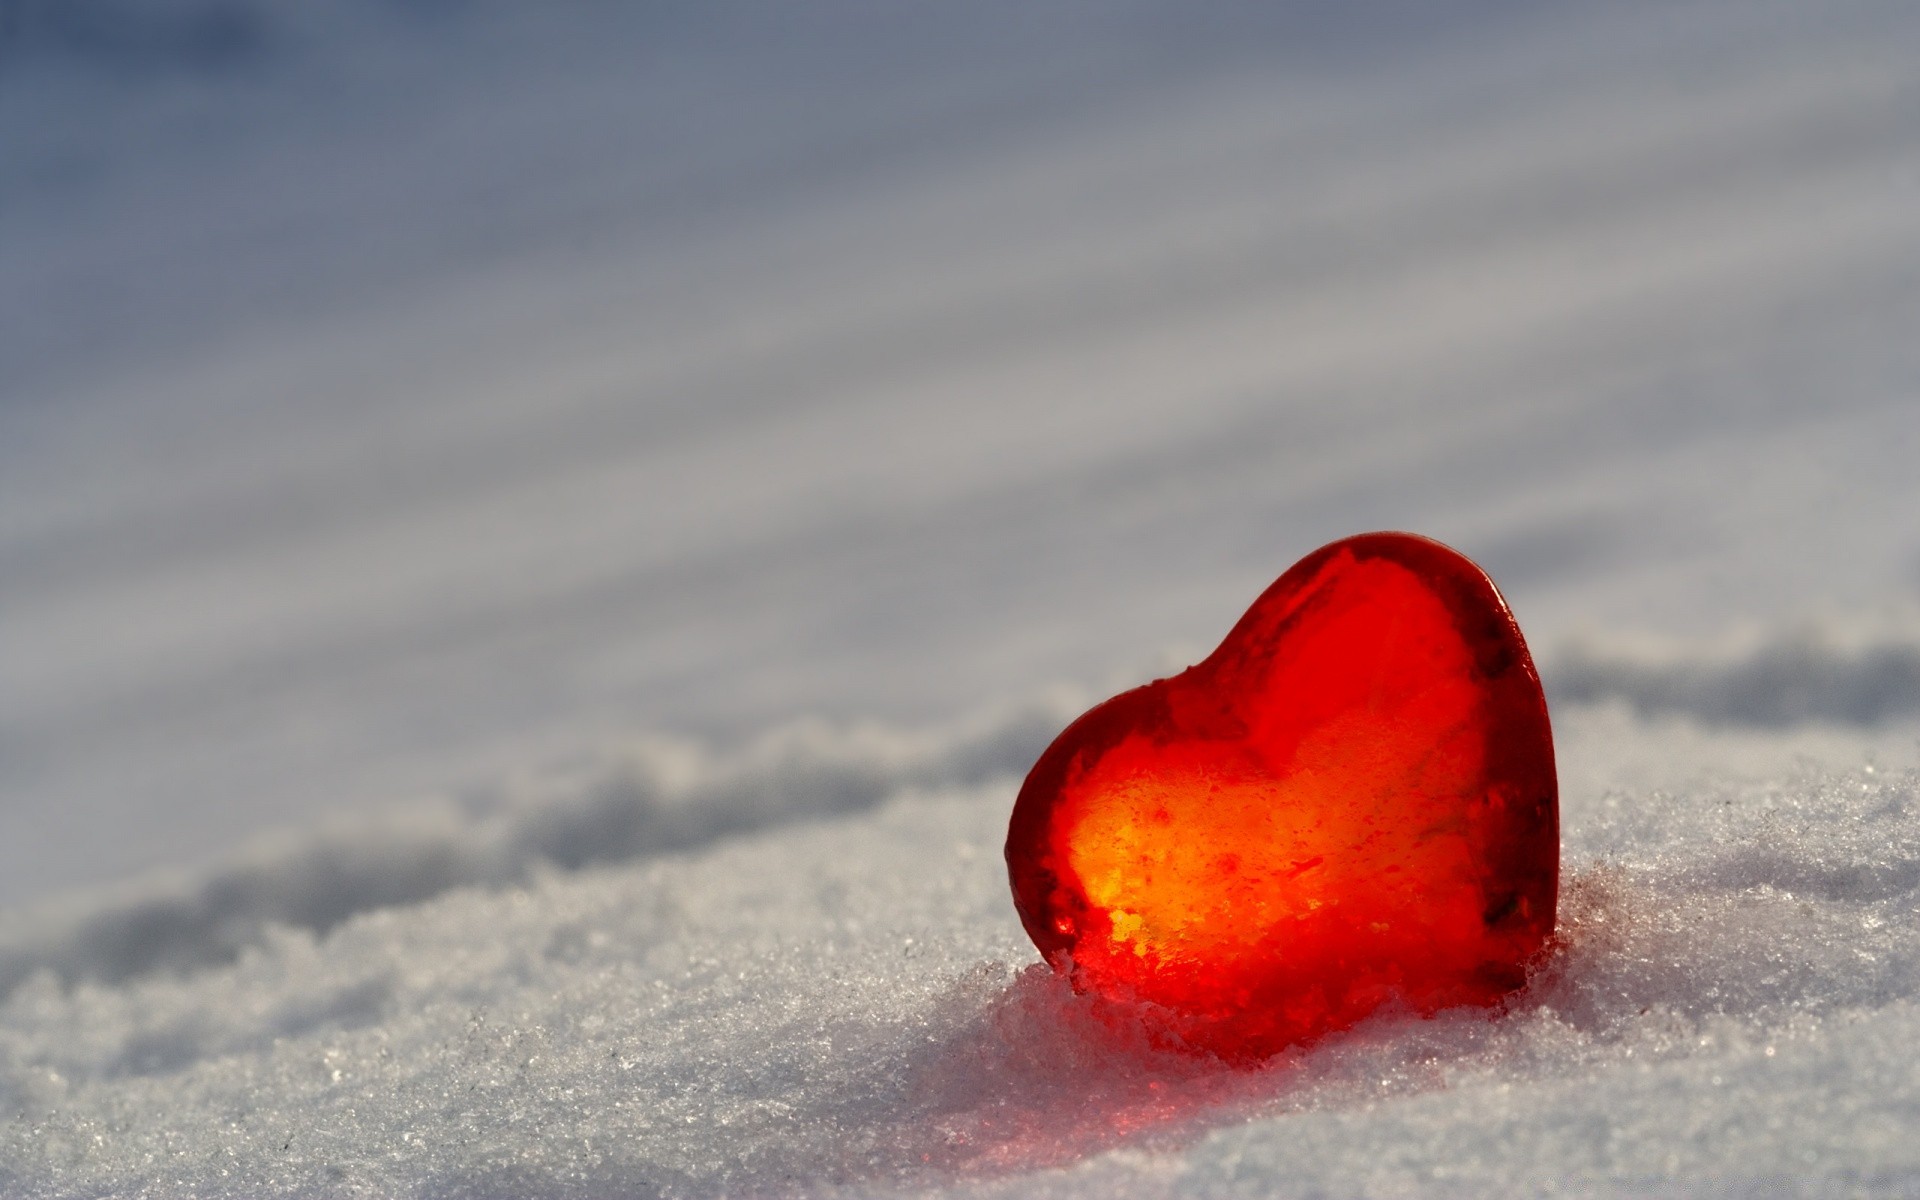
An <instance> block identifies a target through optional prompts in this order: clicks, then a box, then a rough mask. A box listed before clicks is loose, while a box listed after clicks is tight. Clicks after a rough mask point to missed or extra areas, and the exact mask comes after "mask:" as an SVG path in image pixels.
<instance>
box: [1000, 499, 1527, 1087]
mask: <svg viewBox="0 0 1920 1200" xmlns="http://www.w3.org/2000/svg"><path fill="white" fill-rule="evenodd" d="M1007 867H1008V870H1009V872H1010V873H1011V875H1012V880H1013V895H1014V903H1015V905H1016V906H1017V907H1018V908H1019V910H1020V919H1021V920H1022V922H1024V923H1025V925H1026V928H1027V933H1028V934H1029V935H1031V936H1032V938H1033V940H1034V943H1035V944H1036V945H1037V946H1039V948H1040V951H1041V953H1042V954H1044V955H1045V956H1046V958H1047V960H1048V961H1049V962H1050V963H1052V964H1053V965H1054V966H1055V968H1057V969H1059V970H1062V971H1065V972H1067V973H1068V974H1069V975H1070V976H1071V978H1072V979H1073V982H1074V985H1075V986H1076V987H1078V988H1080V989H1081V990H1083V991H1091V992H1094V993H1096V994H1098V995H1100V996H1103V997H1106V998H1108V999H1111V1000H1118V1001H1123V1002H1127V1003H1128V1004H1129V1006H1135V1005H1137V1011H1139V1012H1141V1013H1143V1014H1145V1015H1146V1019H1147V1020H1148V1021H1149V1022H1150V1023H1151V1024H1152V1025H1153V1026H1154V1027H1155V1028H1156V1032H1157V1033H1158V1034H1160V1035H1162V1036H1165V1037H1170V1038H1172V1039H1174V1040H1176V1041H1178V1042H1180V1043H1183V1044H1186V1045H1188V1046H1191V1047H1194V1048H1198V1049H1202V1050H1206V1051H1210V1052H1213V1053H1216V1054H1218V1055H1220V1056H1221V1057H1223V1058H1227V1059H1229V1060H1234V1061H1243V1062H1244V1061H1250V1060H1257V1059H1260V1058H1264V1057H1266V1056H1268V1055H1270V1054H1272V1053H1274V1052H1275V1051H1278V1050H1280V1049H1282V1048H1284V1047H1286V1046H1289V1045H1298V1044H1303V1043H1306V1042H1309V1041H1311V1040H1313V1039H1314V1038H1316V1037H1319V1036H1320V1035H1322V1034H1324V1033H1327V1032H1329V1031H1331V1030H1335V1029H1341V1028H1345V1027H1347V1026H1349V1025H1351V1024H1353V1023H1354V1022H1355V1021H1358V1020H1359V1019H1361V1018H1362V1017H1364V1016H1366V1015H1367V1014H1369V1013H1371V1012H1373V1011H1375V1010H1377V1009H1379V1008H1380V1007H1381V1006H1383V1005H1387V1004H1393V1003H1396V1002H1397V1003H1398V1004H1401V1005H1404V1006H1405V1007H1406V1008H1409V1009H1411V1010H1413V1011H1415V1012H1420V1013H1432V1012H1435V1011H1437V1010H1439V1009H1442V1008H1449V1007H1453V1006H1456V1005H1465V1004H1491V1003H1494V1002H1497V1001H1498V1000H1499V999H1500V998H1501V997H1502V996H1505V995H1506V994H1507V993H1509V992H1511V991H1513V990H1514V989H1515V988H1518V987H1520V986H1521V985H1522V984H1523V983H1524V982H1525V978H1526V970H1527V965H1528V962H1529V960H1530V959H1532V958H1534V957H1535V956H1536V955H1537V954H1538V953H1539V952H1540V951H1541V949H1542V947H1543V946H1544V945H1545V943H1546V941H1547V939H1548V937H1549V936H1550V935H1551V934H1552V932H1553V921H1554V904H1555V900H1556V897H1557V893H1558V888H1559V869H1560V835H1559V803H1558V797H1557V791H1556V787H1555V782H1554V769H1553V738H1552V734H1551V732H1550V730H1549V729H1548V725H1547V706H1546V700H1545V699H1544V697H1543V696H1542V695H1541V692H1540V680H1539V677H1538V676H1537V675H1536V674H1535V672H1534V667H1533V660H1532V658H1531V656H1529V655H1528V653H1527V646H1526V642H1525V641H1524V640H1522V638H1521V636H1520V628H1519V626H1518V625H1516V624H1515V623H1514V619H1513V614H1512V613H1511V612H1509V611H1508V609H1507V605H1506V602H1505V601H1504V600H1502V599H1501V597H1500V593H1499V591H1498V590H1497V589H1496V588H1495V587H1494V585H1493V581H1492V580H1490V579H1488V578H1487V575H1486V573H1485V572H1483V571H1482V570H1480V568H1479V567H1477V566H1475V565H1474V564H1473V563H1472V562H1470V561H1468V560H1467V559H1466V558H1464V557H1463V556H1461V555H1460V554H1458V553H1456V552H1455V551H1453V550H1450V549H1448V548H1447V547H1445V546H1443V545H1441V544H1440V543H1438V542H1435V541H1431V540H1429V539H1427V538H1423V537H1416V536H1414V535H1412V534H1406V533H1369V534H1362V535H1360V536H1358V537H1351V538H1347V539H1345V540H1344V541H1339V542H1335V543H1333V544H1332V545H1330V546H1324V547H1322V548H1321V549H1319V550H1316V551H1315V552H1314V553H1312V554H1310V555H1308V556H1307V557H1306V558H1304V559H1302V560H1300V562H1298V563H1296V564H1295V565H1294V566H1293V568H1292V569H1291V570H1289V571H1288V572H1287V573H1286V574H1284V575H1282V576H1281V577H1280V578H1279V580H1278V581H1277V582H1275V583H1274V585H1273V586H1272V587H1270V588H1268V589H1267V590H1266V592H1265V593H1264V594H1263V595H1261V597H1260V598H1259V599H1258V600H1256V601H1254V604H1253V607H1252V608H1250V609H1248V610H1247V614H1246V616H1244V617H1242V618H1241V619H1240V623H1239V624H1238V625H1236V626H1234V628H1233V631H1232V632H1231V633H1229V634H1228V635H1227V638H1226V641H1224V642H1222V643H1221V644H1220V648H1219V649H1217V650H1215V651H1214V652H1213V653H1212V654H1211V655H1209V656H1208V657H1207V659H1206V660H1205V661H1204V662H1202V663H1200V664H1199V665H1197V666H1194V667H1190V668H1188V669H1187V670H1186V671H1184V672H1182V673H1181V674H1179V675H1176V676H1173V677H1172V678H1170V679H1160V680H1156V681H1154V682H1153V683H1150V684H1147V685H1146V686H1145V687H1140V688H1135V689H1134V690H1133V691H1130V692H1124V693H1122V694H1120V695H1118V696H1115V697H1114V698H1113V699H1111V700H1108V701H1106V702H1105V703H1103V704H1101V705H1099V706H1097V707H1095V708H1094V709H1092V710H1091V711H1089V712H1088V713H1086V715H1084V716H1082V717H1081V718H1080V719H1079V720H1077V721H1075V722H1074V723H1073V724H1072V725H1070V726H1068V727H1067V729H1066V730H1065V732H1063V733H1061V735H1060V736H1059V737H1058V738H1056V739H1054V742H1053V744H1052V745H1051V746H1049V747H1048V748H1047V751H1046V753H1044V754H1042V755H1041V756H1040V761H1039V762H1038V763H1036V764H1035V765H1034V767H1033V770H1032V771H1031V772H1030V773H1029V774H1028V776H1027V780H1026V783H1025V785H1024V786H1023V787H1022V788H1021V789H1020V797H1019V800H1018V801H1017V802H1016V803H1015V805H1014V810H1013V820H1012V823H1011V826H1010V828H1009V830H1008V833H1007Z"/></svg>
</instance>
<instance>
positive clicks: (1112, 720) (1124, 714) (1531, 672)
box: [1005, 531, 1560, 970]
mask: <svg viewBox="0 0 1920 1200" xmlns="http://www.w3.org/2000/svg"><path fill="white" fill-rule="evenodd" d="M1342 554H1350V555H1352V556H1353V557H1354V558H1355V559H1369V558H1385V559H1388V560H1391V561H1394V562H1398V563H1400V564H1402V565H1404V566H1406V567H1408V568H1409V569H1410V570H1412V571H1413V572H1414V573H1416V574H1417V575H1419V576H1420V577H1421V578H1422V579H1423V580H1427V581H1430V582H1431V583H1432V584H1434V585H1435V593H1436V594H1437V595H1438V596H1439V597H1440V599H1441V600H1442V602H1443V603H1445V604H1446V605H1447V608H1448V610H1449V611H1450V612H1451V613H1452V614H1453V616H1454V620H1455V622H1456V624H1458V625H1460V626H1461V628H1462V629H1463V632H1464V633H1465V635H1466V636H1467V640H1468V643H1469V644H1470V645H1483V644H1484V645H1486V646H1487V647H1489V649H1488V650H1487V651H1486V652H1485V654H1484V655H1483V658H1482V661H1481V662H1480V663H1479V667H1480V670H1481V671H1482V673H1483V674H1484V675H1485V676H1486V677H1487V679H1488V681H1489V683H1490V685H1491V686H1493V687H1497V688H1503V689H1524V696H1525V699H1526V700H1528V701H1529V702H1530V703H1529V704H1528V706H1527V707H1528V708H1530V709H1532V710H1534V711H1532V712H1530V714H1529V715H1530V717H1534V718H1537V720H1538V722H1539V731H1540V733H1541V735H1542V736H1541V737H1539V738H1538V739H1534V738H1516V739H1510V740H1505V741H1499V742H1496V743H1495V744H1492V745H1490V746H1489V747H1488V751H1489V754H1490V755H1491V756H1493V761H1492V763H1490V765H1489V771H1488V773H1489V775H1490V776H1492V777H1494V778H1513V777H1516V776H1521V775H1524V774H1526V773H1528V772H1530V771H1532V772H1539V771H1544V774H1545V777H1546V778H1547V780H1548V781H1549V790H1548V794H1547V795H1545V796H1543V797H1538V798H1536V803H1537V804H1538V805H1539V806H1540V807H1541V808H1542V809H1543V811H1542V812H1541V813H1540V814H1539V816H1540V818H1541V820H1542V822H1543V824H1544V825H1545V826H1546V829H1545V830H1544V831H1543V833H1544V835H1545V836H1546V837H1548V838H1550V840H1551V844H1552V847H1553V852H1554V861H1555V869H1554V871H1553V873H1552V875H1551V876H1550V877H1549V878H1548V880H1547V881H1546V892H1545V894H1544V895H1540V896H1534V897H1530V898H1529V899H1530V900H1532V901H1533V902H1534V903H1535V904H1536V905H1541V906H1543V907H1542V908H1539V909H1536V911H1543V912H1545V913H1546V914H1548V915H1549V919H1548V920H1547V921H1546V922H1545V927H1546V928H1547V929H1549V930H1551V929H1552V928H1553V923H1554V922H1553V914H1555V913H1556V911H1557V908H1558V904H1559V847H1560V820H1559V816H1560V814H1559V783H1558V777H1557V773H1556V769H1555V764H1554V758H1553V741H1552V734H1551V724H1550V721H1549V719H1548V714H1547V702H1546V695H1545V693H1544V692H1543V691H1542V689H1541V687H1540V676H1539V672H1538V671H1537V670H1536V669H1535V668H1534V664H1533V656H1532V654H1531V653H1529V652H1528V650H1527V643H1526V639H1525V638H1524V637H1523V636H1522V635H1521V633H1520V626H1519V623H1518V622H1517V621H1515V620H1514V617H1513V612H1512V610H1511V609H1510V608H1508V606H1507V601H1506V598H1505V597H1504V596H1502V595H1501V594H1500V589H1499V588H1498V587H1497V586H1495V585H1494V582H1493V579H1492V578H1491V577H1490V576H1488V574H1487V573H1486V572H1485V571H1484V570H1482V569H1481V568H1480V566H1479V564H1477V563H1475V562H1474V561H1473V560H1472V559H1470V558H1468V557H1467V556H1466V555H1464V554H1461V553H1460V552H1459V551H1457V550H1454V549H1453V548H1452V547H1450V546H1447V545H1444V544H1443V543H1441V542H1437V541H1435V540H1433V539H1432V538H1429V537H1424V536H1422V535H1420V534H1417V533H1400V532H1395V531H1383V532H1378V533H1362V534H1356V535H1355V536H1353V537H1348V538H1342V539H1340V540H1339V541H1336V542H1330V543H1328V544H1327V545H1325V546H1322V547H1320V549H1318V550H1315V551H1314V552H1313V553H1311V554H1309V555H1307V556H1306V557H1305V558H1302V559H1301V560H1300V561H1299V562H1297V563H1295V564H1294V565H1293V566H1291V567H1289V568H1288V569H1287V571H1286V572H1285V573H1284V574H1282V575H1281V576H1280V578H1278V579H1277V580H1275V581H1274V582H1273V584H1272V585H1271V586H1270V587H1268V588H1267V589H1266V591H1264V592H1262V593H1261V594H1260V596H1259V598H1258V599H1256V600H1255V601H1254V602H1253V603H1252V604H1251V605H1249V606H1248V608H1247V612H1246V615H1245V616H1243V617H1241V619H1240V620H1239V621H1238V622H1236V623H1235V624H1234V626H1233V628H1232V629H1231V630H1230V631H1229V632H1228V633H1227V635H1226V637H1224V638H1222V639H1221V642H1220V646H1218V647H1216V648H1215V649H1214V651H1213V653H1211V654H1209V655H1208V656H1207V657H1206V658H1205V659H1202V660H1201V661H1200V662H1198V663H1196V664H1194V665H1193V666H1191V667H1188V668H1187V669H1186V670H1185V671H1183V672H1181V673H1180V674H1179V675H1176V676H1170V677H1167V678H1161V679H1156V680H1153V681H1152V682H1151V683H1147V684H1143V685H1142V686H1140V687H1137V688H1133V689H1131V690H1129V691H1125V692H1121V693H1120V694H1119V695H1117V696H1114V697H1112V698H1111V699H1108V700H1105V701H1102V702H1101V703H1099V704H1096V705H1095V706H1094V707H1092V708H1091V709H1088V710H1087V711H1086V712H1085V713H1083V714H1081V716H1080V717H1079V718H1078V719H1076V720H1075V721H1073V722H1072V723H1071V724H1070V725H1068V726H1067V727H1066V728H1065V729H1064V730H1062V731H1061V732H1060V734H1059V736H1057V737H1055V738H1054V740H1053V742H1052V743H1051V744H1050V745H1048V747H1047V748H1046V750H1045V751H1044V752H1043V753H1042V754H1041V755H1040V758H1039V760H1038V761H1037V762H1035V763H1034V765H1033V769H1032V770H1031V771H1029V772H1028V773H1027V778H1026V781H1025V782H1024V783H1023V784H1021V787H1020V793H1019V796H1018V797H1017V798H1016V799H1015V800H1014V805H1013V815H1012V817H1011V819H1010V820H1009V822H1008V828H1007V842H1006V852H1005V853H1006V860H1007V869H1008V873H1009V878H1010V880H1011V882H1012V885H1013V898H1014V907H1015V909H1016V910H1018V912H1019V914H1020V923H1021V924H1022V925H1023V926H1025V927H1026V931H1027V935H1028V936H1029V937H1031V938H1032V939H1033V943H1034V945H1035V946H1037V947H1038V948H1039V950H1040V953H1041V955H1042V957H1044V958H1045V959H1046V960H1047V962H1048V963H1049V964H1051V965H1052V966H1053V967H1054V968H1055V969H1057V970H1065V969H1067V967H1068V966H1069V963H1068V961H1067V954H1068V951H1069V949H1070V948H1071V945H1072V938H1071V937H1070V936H1068V935H1067V934H1063V933H1061V932H1060V931H1059V930H1057V929H1055V928H1053V926H1052V925H1051V924H1049V923H1048V921H1047V920H1046V917H1047V914H1044V913H1039V912H1032V911H1029V910H1028V908H1027V906H1026V905H1025V904H1024V903H1022V899H1021V898H1022V896H1023V895H1034V896H1041V895H1046V894H1048V893H1050V892H1053V891H1054V890H1055V889H1057V888H1059V886H1060V878H1059V874H1058V873H1057V871H1056V869H1055V868H1053V867H1051V866H1049V865H1048V864H1046V863H1044V862H1034V863H1032V864H1030V865H1029V864H1023V863H1022V862H1021V861H1019V858H1018V856H1016V854H1015V850H1014V848H1015V847H1016V846H1023V845H1024V846H1033V845H1037V844H1040V842H1041V839H1042V838H1043V837H1044V836H1045V833H1046V830H1045V825H1046V822H1047V819H1048V815H1049V812H1048V809H1049V805H1048V803H1047V801H1048V798H1050V797H1051V796H1053V795H1055V794H1057V793H1058V792H1059V791H1060V789H1061V788H1062V787H1063V786H1064V784H1065V781H1066V776H1067V771H1068V770H1069V768H1070V767H1071V766H1072V764H1073V761H1074V759H1075V757H1076V756H1077V755H1081V754H1099V753H1103V752H1104V751H1105V750H1106V749H1108V748H1110V747H1111V746H1113V745H1114V744H1115V743H1117V742H1118V741H1119V740H1120V739H1121V738H1122V737H1124V736H1125V735H1126V734H1127V733H1128V732H1129V731H1131V730H1132V729H1134V728H1136V727H1138V726H1139V725H1140V724H1142V723H1143V722H1145V721H1153V720H1158V719H1160V718H1161V717H1163V716H1164V715H1165V712H1166V707H1167V705H1166V689H1167V685H1168V683H1169V682H1170V681H1171V680H1172V679H1179V678H1184V677H1187V676H1190V675H1193V674H1195V673H1205V672H1207V671H1209V670H1211V669H1212V667H1211V664H1213V663H1214V661H1215V659H1216V658H1217V657H1218V656H1219V654H1220V652H1221V650H1222V649H1223V648H1224V647H1226V646H1229V645H1232V644H1233V643H1234V642H1235V640H1236V639H1237V638H1239V637H1241V636H1242V634H1243V627H1245V626H1247V625H1248V624H1249V623H1250V622H1253V621H1254V620H1255V619H1256V614H1259V613H1260V610H1261V608H1262V606H1263V605H1265V604H1266V603H1267V600H1268V597H1269V596H1275V595H1279V594H1283V593H1285V592H1287V591H1289V590H1297V593H1296V595H1295V597H1294V604H1293V605H1292V607H1291V608H1289V609H1287V610H1286V611H1285V612H1284V614H1283V615H1282V616H1281V618H1280V621H1279V628H1280V629H1284V628H1285V627H1286V626H1287V625H1288V624H1289V623H1290V622H1291V621H1292V619H1293V616H1294V613H1295V612H1296V611H1297V610H1298V609H1299V607H1300V605H1301V603H1302V602H1304V600H1306V599H1307V598H1308V597H1310V596H1311V595H1312V592H1313V589H1312V587H1311V586H1310V584H1311V581H1312V579H1313V578H1314V576H1316V575H1318V574H1319V573H1320V572H1321V571H1322V570H1323V569H1324V568H1325V567H1327V566H1328V565H1329V564H1330V563H1331V562H1332V561H1333V560H1334V559H1335V558H1336V557H1338V556H1339V555H1342ZM1261 619H1271V618H1267V617H1266V616H1265V614H1261ZM1470 621H1471V622H1482V623H1483V624H1481V626H1480V628H1479V629H1478V630H1475V629H1472V628H1471V627H1470V626H1469V625H1467V622H1470ZM1488 635H1492V636H1488ZM1156 710H1158V711H1156ZM1542 751H1544V754H1545V761H1544V762H1535V761H1527V760H1529V759H1531V758H1532V756H1534V755H1535V754H1537V753H1539V752H1542ZM1494 866H1495V869H1498V867H1499V866H1500V864H1494ZM1058 870H1059V871H1064V870H1065V868H1064V867H1061V868H1059V869H1058ZM1067 891H1068V894H1069V895H1074V896H1077V895H1079V894H1080V890H1079V889H1078V888H1070V889H1067ZM1073 915H1074V916H1075V918H1076V920H1075V924H1076V926H1078V925H1079V924H1080V921H1079V919H1078V915H1077V914H1073Z"/></svg>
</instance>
